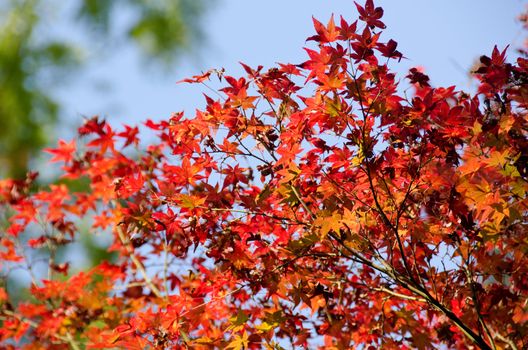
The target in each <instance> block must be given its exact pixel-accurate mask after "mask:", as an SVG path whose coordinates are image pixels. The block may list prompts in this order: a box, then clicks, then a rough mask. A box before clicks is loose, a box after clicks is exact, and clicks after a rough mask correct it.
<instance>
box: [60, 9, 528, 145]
mask: <svg viewBox="0 0 528 350" xmlns="http://www.w3.org/2000/svg"><path fill="white" fill-rule="evenodd" d="M375 3H376V5H377V6H382V7H383V8H384V9H385V15H384V18H383V21H384V22H385V24H386V25H387V30H386V31H385V32H384V34H383V35H382V41H385V42H386V41H388V40H389V39H394V40H396V41H397V42H398V44H399V46H398V50H400V51H401V52H402V53H403V54H404V56H406V57H407V58H408V59H406V60H402V62H401V63H400V64H397V63H396V62H393V63H391V67H392V68H393V69H394V70H396V71H397V72H399V73H400V74H401V75H400V77H403V76H404V75H405V74H406V71H407V70H408V69H409V68H410V67H413V66H422V67H424V68H425V71H426V73H428V74H429V75H430V77H431V81H432V83H433V85H435V86H442V85H455V84H456V85H457V87H458V88H460V89H465V90H468V89H470V88H471V85H470V79H469V76H468V75H467V71H468V70H469V69H470V67H471V66H472V64H473V63H474V62H475V60H477V59H478V57H479V56H480V55H482V54H487V55H489V54H490V53H491V50H492V49H493V46H494V45H495V44H497V45H498V47H499V48H500V49H502V48H504V47H505V46H506V45H508V44H512V46H513V47H518V46H520V45H521V44H522V43H523V41H524V37H525V33H523V32H522V30H521V26H520V24H519V23H518V22H517V21H516V17H517V16H518V15H519V13H520V12H521V11H522V10H523V8H524V7H525V6H526V4H527V1H521V0H504V1H496V0H495V1H494V0H480V1H470V0H458V1H451V0H446V1H418V0H399V1H394V0H378V1H376V2H375ZM332 13H333V14H334V15H335V16H336V19H339V16H343V17H344V18H345V19H346V20H347V21H348V22H352V21H354V20H355V19H356V18H357V13H356V9H355V6H354V3H353V1H351V0H332V1H321V0H319V1H315V0H304V1H300V0H291V1H285V0H267V1H243V0H217V2H216V3H215V5H214V6H212V8H211V10H210V11H209V13H208V15H207V16H206V17H205V18H204V20H203V22H202V23H201V25H202V27H203V29H204V32H205V34H206V41H204V42H202V43H200V44H199V45H198V48H199V49H198V50H197V53H195V54H193V55H190V56H187V57H183V58H182V59H181V60H180V61H179V62H178V63H177V64H175V65H174V67H173V69H171V70H168V71H160V70H159V69H155V67H154V66H149V65H147V64H145V62H144V61H143V60H142V58H141V56H140V55H139V54H138V52H137V50H136V49H134V48H133V47H130V46H126V45H121V46H118V50H114V48H113V47H108V46H107V47H104V46H99V47H93V48H92V49H91V50H89V51H88V52H87V53H86V54H87V55H88V56H89V57H91V58H93V57H95V58H96V59H95V61H94V62H93V63H92V64H90V65H89V66H88V67H87V68H86V69H84V71H83V72H82V74H80V75H75V79H71V80H70V81H69V82H68V83H66V84H64V85H62V86H61V87H60V88H58V89H57V91H56V92H55V96H56V97H57V98H58V100H59V101H60V103H61V104H62V105H63V106H64V107H65V109H64V123H63V124H62V128H63V129H64V128H66V129H69V130H74V128H75V127H76V126H77V125H79V124H80V123H81V122H82V117H83V116H92V115H95V114H98V115H101V116H104V117H106V118H107V119H108V120H110V121H111V122H112V123H114V124H116V123H117V124H121V123H127V124H135V123H139V122H141V121H144V120H146V119H147V118H152V119H155V120H159V119H162V118H167V117H168V116H170V114H171V113H172V112H177V111H181V110H185V111H186V112H188V113H190V114H189V115H188V116H191V113H192V112H193V111H194V109H195V108H199V107H201V106H203V96H202V94H201V93H202V92H205V90H204V88H203V87H200V86H194V85H193V86H191V85H188V84H176V82H177V81H178V80H181V79H183V78H185V77H188V76H191V75H196V74H199V73H200V72H201V71H205V70H208V69H210V68H221V67H224V68H225V69H226V74H229V75H234V76H237V75H240V74H243V71H242V69H241V68H240V65H239V64H238V62H240V61H242V62H244V63H246V64H249V65H250V66H257V65H259V64H262V65H264V66H265V67H271V66H273V65H275V64H276V62H284V63H301V62H303V61H304V60H306V57H307V56H306V54H305V52H304V51H303V49H302V48H303V47H305V46H309V45H313V44H311V43H306V42H305V39H306V38H307V37H309V36H311V35H313V33H314V30H313V25H312V16H314V17H316V18H317V19H319V20H320V21H322V22H323V23H326V22H327V21H328V19H329V17H330V15H331V14H332ZM126 23H127V15H126V14H120V17H119V18H118V21H117V23H116V24H115V25H118V26H119V25H126ZM62 29H63V30H64V29H66V31H67V29H68V28H62ZM69 34H71V35H75V33H69ZM79 39H80V40H82V38H79ZM509 57H510V58H511V57H515V52H514V50H510V54H509ZM63 131H64V130H62V131H60V132H57V133H58V135H60V136H61V137H64V134H63Z"/></svg>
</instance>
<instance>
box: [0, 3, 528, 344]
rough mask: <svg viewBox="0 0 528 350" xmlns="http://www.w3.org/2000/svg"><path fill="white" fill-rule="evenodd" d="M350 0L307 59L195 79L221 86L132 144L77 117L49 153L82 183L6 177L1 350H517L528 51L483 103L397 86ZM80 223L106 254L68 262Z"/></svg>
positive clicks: (527, 337)
mask: <svg viewBox="0 0 528 350" xmlns="http://www.w3.org/2000/svg"><path fill="white" fill-rule="evenodd" d="M357 10H358V13H359V20H358V21H354V22H352V23H349V22H347V21H345V20H344V19H340V20H335V19H334V18H331V19H330V21H329V22H328V23H327V24H326V25H325V24H322V23H321V22H319V21H317V20H315V19H314V25H315V31H316V33H315V35H313V36H312V37H310V38H309V40H310V47H311V48H307V49H305V50H306V52H307V55H308V57H307V60H306V61H305V62H304V63H302V64H298V65H293V64H280V65H278V66H277V67H274V68H271V69H269V70H265V69H263V67H256V68H252V67H248V66H246V65H243V67H244V69H245V71H246V72H247V75H246V76H245V77H239V78H236V77H231V76H228V75H225V74H224V73H223V72H222V71H216V70H212V71H209V72H207V73H205V74H203V75H200V76H195V77H193V78H190V79H186V80H185V81H186V82H187V83H200V84H204V85H207V86H210V85H211V84H221V85H222V86H221V87H220V88H219V89H214V91H215V92H214V93H211V92H210V90H205V89H204V91H205V92H206V93H207V94H208V96H205V102H206V105H205V108H203V109H201V110H197V111H196V114H195V115H194V116H191V117H188V116H187V117H186V116H184V115H183V113H176V114H173V115H172V116H171V117H170V118H169V119H168V120H162V121H159V122H155V121H151V120H148V121H147V122H146V123H145V124H144V126H145V128H144V129H148V130H146V132H144V133H143V135H145V136H143V141H140V139H139V135H140V134H141V133H140V129H139V128H138V127H132V126H125V127H124V128H115V127H113V126H111V125H109V124H108V123H107V122H105V121H104V120H102V119H100V118H97V117H93V118H91V119H89V120H87V121H86V122H85V123H84V125H82V126H81V127H80V128H79V131H78V134H79V136H78V137H77V138H76V139H75V140H73V141H60V142H59V144H58V146H57V148H54V149H49V150H48V152H49V153H51V154H52V156H53V158H52V161H54V162H61V163H62V177H63V178H65V179H69V180H72V181H73V180H75V181H84V182H86V183H88V184H89V189H85V190H80V191H77V192H75V191H74V190H72V189H71V188H70V187H71V186H70V187H68V186H67V184H65V183H64V182H62V183H59V184H55V185H50V186H49V188H46V189H43V190H35V189H34V186H33V184H34V180H35V178H36V175H35V174H29V175H28V177H27V178H26V179H23V180H2V181H1V182H0V200H1V203H2V209H1V210H2V212H3V213H4V215H5V216H6V217H8V220H9V224H8V225H6V226H5V227H4V232H3V233H2V236H1V238H0V246H1V248H0V259H1V266H2V271H3V274H4V279H3V286H2V288H0V319H1V323H2V327H1V328H0V340H1V342H2V344H3V346H4V347H5V348H14V347H17V348H18V347H20V348H24V349H44V348H49V349H67V348H72V349H84V348H86V349H98V348H99V349H103V348H104V349H108V348H126V349H146V348H155V349H166V348H174V349H179V348H191V349H209V348H225V349H260V348H268V349H280V348H293V347H295V348H301V347H307V348H317V347H320V348H324V349H349V348H359V349H378V348H384V349H431V348H442V347H443V348H449V349H473V348H481V349H525V348H527V347H528V277H527V276H528V257H527V253H528V198H527V190H528V119H527V108H528V60H527V59H526V58H524V57H523V55H522V54H520V56H521V57H519V58H517V59H516V61H515V62H514V63H509V62H508V61H507V58H506V53H507V52H506V50H502V49H498V48H494V49H493V50H492V52H491V54H490V55H488V56H482V57H480V62H479V65H478V67H477V68H476V69H475V71H474V72H473V73H474V76H475V78H476V79H477V81H478V90H477V91H476V92H475V94H469V93H465V92H462V91H457V90H456V88H455V87H453V86H451V87H433V86H431V83H430V81H429V78H428V76H427V75H426V74H425V73H424V72H422V71H421V70H420V69H411V70H410V72H409V73H408V75H407V76H405V77H398V76H397V75H396V74H395V73H394V72H392V71H391V68H390V66H394V65H397V64H398V62H399V61H400V60H401V59H404V58H403V56H402V53H400V52H399V51H398V50H397V44H396V42H395V41H393V40H388V41H385V39H384V38H383V37H382V29H384V28H385V25H384V24H383V22H382V15H383V10H382V9H381V8H378V7H375V6H374V4H373V3H372V1H371V0H368V1H367V2H366V4H365V5H364V6H362V5H357ZM510 51H511V52H510V54H511V55H512V56H515V52H514V51H513V50H510ZM207 91H209V92H207ZM154 135H155V137H154ZM145 140H148V142H146V141H145ZM70 183H71V181H70ZM86 226H88V227H89V231H90V233H91V234H93V235H99V236H103V237H104V236H111V244H110V245H109V246H108V250H109V251H112V252H115V254H116V259H114V260H111V261H102V262H101V263H100V264H99V265H97V266H94V267H91V268H89V269H85V270H83V271H78V270H75V269H73V268H70V265H71V264H72V263H73V261H66V260H64V259H61V256H60V255H58V254H57V252H58V251H59V250H61V249H64V247H66V246H68V245H69V244H70V243H72V242H73V241H75V240H76V238H77V237H78V234H79V231H80V230H81V227H86ZM43 257H44V258H43ZM43 265H44V266H45V267H46V269H45V270H46V272H45V273H42V266H43ZM38 266H40V267H41V268H40V270H38ZM20 270H24V271H30V272H32V274H31V276H32V281H31V283H30V286H29V293H30V297H28V298H26V299H24V300H21V301H18V302H16V303H15V302H14V301H13V297H14V296H13V295H11V293H12V292H11V290H10V285H9V283H8V281H9V279H8V277H9V276H12V275H14V274H17V273H19V271H20ZM37 270H38V271H41V272H40V273H37Z"/></svg>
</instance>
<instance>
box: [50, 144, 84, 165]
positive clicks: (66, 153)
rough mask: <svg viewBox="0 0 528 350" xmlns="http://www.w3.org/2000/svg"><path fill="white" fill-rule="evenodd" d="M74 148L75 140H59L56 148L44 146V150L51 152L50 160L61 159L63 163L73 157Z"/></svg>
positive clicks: (57, 160)
mask: <svg viewBox="0 0 528 350" xmlns="http://www.w3.org/2000/svg"><path fill="white" fill-rule="evenodd" d="M76 149H77V147H76V145H75V140H71V141H70V142H66V141H64V140H59V145H58V147H57V148H46V149H45V150H44V151H45V152H48V153H51V154H53V158H51V160H50V161H51V162H60V161H63V162H64V163H69V162H70V161H71V160H72V159H73V157H74V154H75V151H76Z"/></svg>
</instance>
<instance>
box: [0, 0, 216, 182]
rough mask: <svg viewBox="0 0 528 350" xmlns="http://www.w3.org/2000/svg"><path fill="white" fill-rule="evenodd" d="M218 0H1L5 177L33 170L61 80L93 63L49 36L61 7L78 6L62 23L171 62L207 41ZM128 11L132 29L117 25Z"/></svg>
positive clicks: (0, 125)
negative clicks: (205, 25) (205, 22)
mask: <svg viewBox="0 0 528 350" xmlns="http://www.w3.org/2000/svg"><path fill="white" fill-rule="evenodd" d="M213 1H214V0H72V1H67V2H63V1H61V0H2V1H0V176H9V177H23V176H24V175H25V173H26V171H27V167H28V162H29V160H30V159H31V158H32V157H33V156H34V155H35V154H36V152H37V151H38V150H40V149H41V148H42V147H43V146H44V144H45V143H46V141H48V140H47V137H46V136H47V135H50V132H51V131H52V130H53V126H54V125H55V124H56V122H57V121H58V118H59V116H60V111H61V106H60V105H59V104H58V103H57V101H56V100H55V99H54V98H53V95H52V92H53V84H54V83H56V82H57V79H59V78H60V77H63V76H64V75H65V74H67V73H69V74H71V73H72V72H75V71H76V70H77V69H80V68H81V67H82V64H83V63H85V62H83V61H82V59H81V57H82V55H81V54H80V53H81V52H82V49H83V48H82V47H79V45H78V44H73V43H71V42H68V41H67V40H65V39H57V38H47V37H46V33H48V32H49V30H48V31H46V30H43V29H46V27H49V26H50V23H54V22H53V21H55V20H56V19H54V18H49V16H52V14H53V13H54V11H53V10H57V9H59V10H60V8H61V6H63V7H64V6H68V7H69V8H70V7H71V6H73V7H71V8H70V9H73V10H71V11H62V12H64V13H68V16H71V18H59V21H61V22H65V23H68V25H71V26H73V27H75V28H72V29H75V30H80V31H83V32H85V33H86V34H87V35H86V36H87V38H88V39H89V40H92V41H94V42H96V43H101V41H104V40H106V39H107V38H108V37H110V36H112V38H115V37H116V36H117V38H118V39H120V40H122V41H123V42H125V43H127V44H128V43H129V44H133V45H137V46H138V47H139V48H140V49H141V52H142V53H143V54H144V55H145V57H147V58H150V59H151V60H152V62H154V63H155V64H158V63H159V64H160V67H168V66H169V65H171V64H173V63H174V61H175V59H177V58H178V57H179V56H180V55H181V54H182V53H184V52H187V51H189V50H190V49H191V48H192V47H193V46H194V45H195V44H196V43H197V42H200V41H201V39H202V37H203V35H202V31H201V30H200V26H199V20H200V18H201V16H202V15H203V14H204V13H205V11H206V10H207V8H208V7H209V6H210V5H211V3H212V2H213ZM66 4H67V5H66ZM59 12H60V11H59ZM122 13H125V14H127V15H128V16H129V17H130V18H131V19H132V20H131V21H129V22H130V23H129V25H128V26H127V27H126V28H120V26H115V25H113V24H114V21H115V20H116V18H117V17H118V16H119V15H120V14H122ZM47 16H48V17H47ZM48 29H49V28H48ZM116 31H117V33H116Z"/></svg>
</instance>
